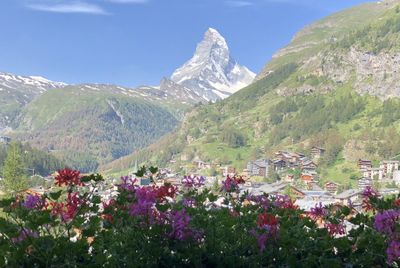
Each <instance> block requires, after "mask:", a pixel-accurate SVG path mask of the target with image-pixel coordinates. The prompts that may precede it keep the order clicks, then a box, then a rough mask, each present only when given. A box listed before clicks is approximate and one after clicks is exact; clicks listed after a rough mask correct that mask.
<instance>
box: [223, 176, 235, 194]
mask: <svg viewBox="0 0 400 268" xmlns="http://www.w3.org/2000/svg"><path fill="white" fill-rule="evenodd" d="M221 190H223V191H225V192H228V193H230V192H236V191H237V190H239V184H238V183H237V182H236V180H235V179H233V178H230V177H228V178H226V180H224V181H223V182H222V188H221Z"/></svg>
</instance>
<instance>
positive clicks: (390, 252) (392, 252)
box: [386, 240, 400, 264]
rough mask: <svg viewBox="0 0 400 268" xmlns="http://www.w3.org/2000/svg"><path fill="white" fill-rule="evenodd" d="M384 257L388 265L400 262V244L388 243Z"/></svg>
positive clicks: (396, 242)
mask: <svg viewBox="0 0 400 268" xmlns="http://www.w3.org/2000/svg"><path fill="white" fill-rule="evenodd" d="M386 255H387V260H388V263H389V264H393V262H395V261H397V260H400V242H399V241H395V240H393V241H392V242H390V243H389V246H388V248H387V250H386Z"/></svg>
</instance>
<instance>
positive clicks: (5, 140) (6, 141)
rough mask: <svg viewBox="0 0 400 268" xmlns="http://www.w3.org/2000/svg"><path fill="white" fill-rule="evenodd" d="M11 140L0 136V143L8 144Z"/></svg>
mask: <svg viewBox="0 0 400 268" xmlns="http://www.w3.org/2000/svg"><path fill="white" fill-rule="evenodd" d="M10 142H11V138H10V137H7V136H0V143H10Z"/></svg>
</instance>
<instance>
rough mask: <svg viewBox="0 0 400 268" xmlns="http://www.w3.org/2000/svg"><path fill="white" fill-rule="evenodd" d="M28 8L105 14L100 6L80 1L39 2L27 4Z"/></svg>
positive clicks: (58, 11) (55, 11) (57, 11)
mask: <svg viewBox="0 0 400 268" xmlns="http://www.w3.org/2000/svg"><path fill="white" fill-rule="evenodd" d="M27 7H28V8H31V9H33V10H38V11H45V12H54V13H85V14H96V15H107V14H108V13H107V11H105V10H104V9H103V8H102V7H101V6H98V5H95V4H90V3H87V2H82V1H72V2H71V1H69V2H66V1H64V2H57V3H54V2H53V3H51V2H40V3H36V4H34V3H32V4H28V5H27Z"/></svg>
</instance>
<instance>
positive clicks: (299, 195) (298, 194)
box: [288, 185, 306, 199]
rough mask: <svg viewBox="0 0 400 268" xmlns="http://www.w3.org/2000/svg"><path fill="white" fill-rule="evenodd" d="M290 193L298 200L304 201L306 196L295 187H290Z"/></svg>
mask: <svg viewBox="0 0 400 268" xmlns="http://www.w3.org/2000/svg"><path fill="white" fill-rule="evenodd" d="M288 187H290V188H289V191H290V193H291V194H292V195H293V196H294V197H295V198H296V199H302V198H304V197H305V196H306V194H305V192H304V191H303V190H301V189H299V188H297V187H295V186H293V185H289V186H288Z"/></svg>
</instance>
